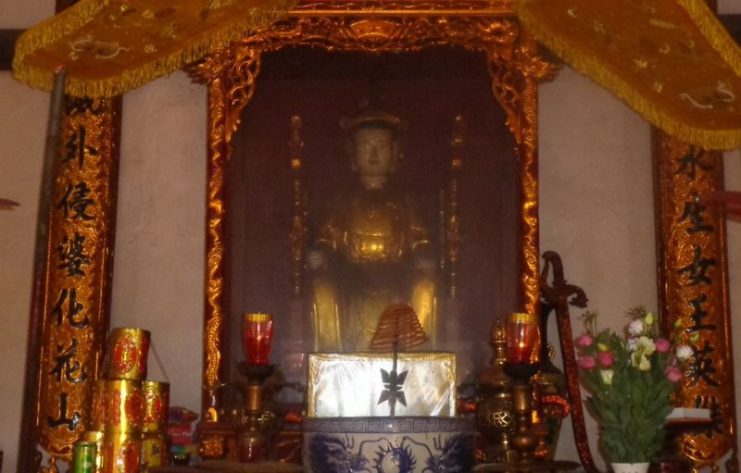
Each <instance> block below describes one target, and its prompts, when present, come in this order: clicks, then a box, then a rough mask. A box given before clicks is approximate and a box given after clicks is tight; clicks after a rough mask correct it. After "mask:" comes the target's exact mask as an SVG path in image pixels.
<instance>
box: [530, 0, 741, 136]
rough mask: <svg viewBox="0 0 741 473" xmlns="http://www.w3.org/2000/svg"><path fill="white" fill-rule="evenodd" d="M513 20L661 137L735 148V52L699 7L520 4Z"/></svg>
mask: <svg viewBox="0 0 741 473" xmlns="http://www.w3.org/2000/svg"><path fill="white" fill-rule="evenodd" d="M518 16H519V18H520V20H521V21H522V22H523V23H524V25H525V27H526V28H527V29H528V30H529V31H531V32H532V33H533V34H534V35H535V37H536V38H537V39H538V40H539V41H540V42H541V43H543V44H545V45H546V46H547V47H548V48H550V49H551V50H552V51H553V52H554V53H555V54H557V55H558V56H560V57H561V58H562V59H563V60H564V61H565V62H567V63H568V64H570V65H571V66H572V67H573V68H574V69H576V70H578V71H580V72H581V73H583V74H584V75H586V76H588V77H590V78H591V79H593V80H594V81H595V82H597V83H599V84H600V85H602V86H604V87H605V88H607V89H609V90H610V91H612V92H613V93H614V94H615V95H617V96H618V97H620V98H621V99H623V100H624V101H625V102H627V103H628V105H629V106H630V107H631V108H633V109H634V110H635V111H637V112H638V113H639V114H640V115H641V116H643V118H645V119H646V120H647V121H649V122H650V123H652V124H654V125H656V126H657V127H659V128H661V129H662V130H664V131H666V132H667V133H668V134H670V135H674V136H676V137H678V138H680V139H682V140H684V141H686V142H688V143H691V144H695V145H698V146H702V147H705V148H710V149H731V148H739V147H741V49H739V47H738V45H737V44H736V43H735V42H734V41H733V39H732V38H731V37H730V36H729V35H728V34H727V32H726V30H725V29H724V28H723V26H722V25H721V24H720V23H719V22H718V20H717V18H716V17H715V15H714V14H713V13H712V12H711V11H710V9H709V8H708V7H707V6H706V5H705V3H704V1H703V0H650V1H646V0H521V1H520V2H519V5H518Z"/></svg>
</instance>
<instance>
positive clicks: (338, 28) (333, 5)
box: [191, 0, 555, 422]
mask: <svg viewBox="0 0 741 473" xmlns="http://www.w3.org/2000/svg"><path fill="white" fill-rule="evenodd" d="M372 3H373V2H357V3H352V2H340V3H338V2H332V1H318V2H312V3H310V4H307V3H301V4H299V5H298V6H297V7H296V8H295V9H294V10H293V11H292V12H291V13H290V15H289V17H288V18H286V19H285V20H282V21H279V22H278V23H276V24H274V25H273V26H271V27H270V28H266V29H265V30H263V31H261V32H259V33H257V34H254V35H252V36H248V37H245V38H243V39H242V40H241V41H239V42H235V43H233V44H232V46H231V47H230V48H229V49H228V50H225V51H222V52H220V53H218V54H214V55H211V56H209V57H207V58H206V59H205V60H204V61H203V62H201V63H200V64H198V65H197V66H195V67H194V68H192V69H191V74H192V75H193V77H194V79H195V80H196V81H199V82H203V83H206V84H207V85H208V90H209V113H208V116H209V120H208V123H209V127H208V189H209V191H208V202H207V209H208V211H207V248H206V255H207V268H206V284H205V286H206V301H207V302H206V308H205V321H204V325H205V336H204V349H205V355H204V372H203V373H204V374H203V387H204V391H205V393H206V396H204V400H203V403H202V409H203V415H204V419H206V420H207V421H211V422H214V421H217V420H218V416H217V414H216V413H217V412H218V411H219V409H220V407H221V402H220V399H219V392H218V391H219V388H220V386H221V385H222V384H223V381H224V378H223V373H224V366H222V361H221V360H222V353H221V347H222V345H223V340H225V335H224V325H225V324H224V317H225V315H224V313H225V309H224V308H225V301H224V277H225V276H224V271H225V261H224V238H225V237H224V218H225V216H226V215H227V214H228V208H227V207H226V202H225V196H224V173H225V166H226V163H227V162H228V161H229V158H230V155H231V139H232V136H233V134H234V132H235V130H236V129H237V126H238V125H239V121H240V113H241V111H242V110H243V108H244V107H245V106H246V105H247V104H248V103H249V100H250V98H251V97H252V93H253V92H254V87H255V81H256V79H257V76H258V74H259V71H260V57H261V54H262V53H263V52H267V51H273V50H277V49H280V48H282V47H286V46H296V45H307V46H315V47H321V48H324V49H326V50H332V51H334V50H342V51H361V52H401V51H418V50H421V49H423V48H425V47H429V46H433V45H440V44H447V45H452V46H457V47H463V48H465V49H468V50H476V51H483V52H485V53H486V56H487V61H488V66H489V70H490V75H491V80H492V92H493V94H494V97H495V98H496V100H497V101H498V102H499V103H500V105H501V106H502V107H503V108H504V110H505V112H506V116H507V126H508V128H509V130H510V131H511V132H512V135H513V137H514V141H515V151H516V154H517V156H518V159H519V162H520V163H521V168H520V176H519V180H520V183H519V189H520V195H521V204H520V205H521V208H520V213H521V219H520V220H521V224H520V233H521V235H520V236H521V241H522V247H521V256H520V258H519V259H520V266H521V271H520V274H522V276H521V291H520V292H521V294H520V299H521V309H522V310H523V311H526V312H529V313H533V314H538V312H539V307H538V306H539V291H540V287H539V277H538V260H539V257H538V253H539V249H538V178H537V96H538V90H537V82H538V81H540V80H544V79H550V78H552V77H553V76H554V75H555V69H554V67H553V66H552V65H550V64H549V63H547V62H546V61H544V60H543V59H542V58H541V57H540V56H539V55H538V51H537V44H536V43H535V41H534V40H533V39H532V38H530V37H527V36H526V35H525V34H524V33H523V32H522V31H521V30H520V27H519V25H518V24H517V22H516V21H515V20H514V19H513V18H512V17H511V13H512V8H511V6H512V4H511V2H489V1H486V2H476V1H474V2H471V3H472V5H474V4H475V5H479V7H481V8H478V9H477V8H473V7H472V8H471V10H465V11H461V10H459V9H455V10H451V9H450V8H449V7H450V4H449V2H425V3H424V5H420V4H419V2H413V1H411V0H406V1H399V2H394V4H393V5H392V4H391V2H384V8H372V7H369V4H372ZM505 4H506V5H508V6H507V8H500V9H499V10H497V12H498V14H492V10H491V8H492V5H500V7H501V6H502V5H505ZM379 5H380V3H379ZM356 7H357V8H356ZM402 11H403V14H402V13H401V12H402Z"/></svg>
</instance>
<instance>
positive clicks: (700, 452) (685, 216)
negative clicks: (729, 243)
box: [653, 130, 738, 471]
mask: <svg viewBox="0 0 741 473" xmlns="http://www.w3.org/2000/svg"><path fill="white" fill-rule="evenodd" d="M653 140H654V151H653V154H654V178H655V184H654V187H655V192H656V196H655V202H656V234H657V235H656V238H657V249H656V250H657V251H656V252H657V255H658V271H659V274H658V280H659V281H663V284H661V285H659V306H660V313H661V317H662V321H663V324H664V329H665V330H666V331H667V332H673V335H674V336H675V337H676V338H677V339H678V341H679V342H681V343H686V344H688V345H690V346H691V347H692V348H693V349H694V351H695V355H694V357H692V359H691V363H690V367H689V369H688V370H687V372H686V377H685V379H684V381H683V382H682V385H681V387H680V389H679V394H678V396H677V401H678V403H679V405H683V406H690V407H702V408H707V409H710V411H711V418H712V425H711V426H710V427H709V428H707V429H705V430H702V431H698V432H694V433H691V434H687V435H683V436H682V437H681V439H680V442H679V450H680V452H681V454H682V455H683V456H684V457H686V458H687V459H689V460H690V461H691V462H692V464H693V466H694V467H695V468H696V469H699V468H701V467H705V466H710V467H712V468H713V470H717V469H718V462H719V461H720V460H721V459H722V458H723V457H724V456H725V455H726V454H727V453H728V451H729V450H731V449H733V456H732V458H731V459H730V460H729V461H728V463H727V464H726V467H727V469H728V471H737V469H738V466H737V458H736V454H737V452H736V449H737V446H736V445H737V444H736V410H735V399H734V381H733V353H732V342H731V337H732V334H731V326H730V307H729V301H728V265H727V256H726V227H725V225H726V224H725V217H724V215H723V212H722V209H720V208H718V207H717V206H713V205H710V204H705V203H703V202H702V201H701V196H703V195H705V194H707V193H708V192H711V191H714V190H722V189H723V162H722V157H723V155H722V153H720V152H713V151H706V150H703V149H700V148H696V147H694V146H691V145H688V144H686V143H683V142H681V141H679V140H678V139H676V138H672V137H669V136H667V135H665V134H664V133H661V132H660V131H658V130H654V136H653Z"/></svg>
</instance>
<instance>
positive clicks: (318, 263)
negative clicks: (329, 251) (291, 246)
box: [306, 249, 327, 271]
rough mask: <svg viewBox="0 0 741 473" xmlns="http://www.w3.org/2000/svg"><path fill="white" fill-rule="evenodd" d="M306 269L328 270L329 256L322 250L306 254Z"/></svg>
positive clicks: (310, 251)
mask: <svg viewBox="0 0 741 473" xmlns="http://www.w3.org/2000/svg"><path fill="white" fill-rule="evenodd" d="M306 267H307V268H308V269H309V271H322V270H324V269H327V255H326V254H324V252H323V251H322V250H316V249H315V250H309V251H308V252H307V253H306Z"/></svg>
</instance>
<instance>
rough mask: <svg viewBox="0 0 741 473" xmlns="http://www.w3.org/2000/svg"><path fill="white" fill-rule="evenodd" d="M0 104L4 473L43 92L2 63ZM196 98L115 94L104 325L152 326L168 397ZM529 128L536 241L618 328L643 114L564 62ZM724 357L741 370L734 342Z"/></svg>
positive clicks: (627, 281) (197, 365) (181, 301)
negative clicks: (4, 206)
mask: <svg viewBox="0 0 741 473" xmlns="http://www.w3.org/2000/svg"><path fill="white" fill-rule="evenodd" d="M719 9H720V11H721V12H724V13H739V12H741V2H739V1H738V0H721V1H720V2H719ZM52 10H53V2H51V1H50V0H23V1H21V0H6V1H4V2H0V28H24V27H27V26H29V25H30V24H32V23H34V22H35V21H38V20H39V19H41V18H44V17H46V16H48V15H49V14H50V13H51V11H52ZM0 107H2V108H0V110H2V113H0V197H5V198H11V199H14V200H17V201H20V202H21V207H20V208H18V209H16V210H14V211H11V212H7V211H0V297H2V299H0V300H2V301H3V303H2V304H1V305H0V327H2V328H0V368H1V369H0V422H2V426H3V428H2V429H0V449H1V450H4V451H5V461H4V465H3V466H4V468H3V471H7V472H11V471H15V468H16V465H15V462H16V459H15V457H16V452H17V445H18V434H19V427H20V408H21V392H22V383H23V362H24V357H25V349H26V348H25V339H26V328H27V323H28V313H29V304H30V290H31V271H32V253H33V239H34V235H35V213H36V205H37V198H38V183H39V180H40V176H39V173H40V162H41V157H42V153H43V139H44V130H45V123H46V114H47V107H48V95H47V94H45V93H42V92H37V91H33V90H31V89H29V88H27V87H26V86H23V85H20V84H18V83H15V82H14V81H13V80H12V79H11V78H10V75H9V73H7V72H0ZM205 108H206V102H205V90H204V89H203V87H202V86H197V85H193V84H190V82H189V81H188V79H187V77H185V75H184V74H182V73H176V74H174V75H173V76H171V77H170V78H166V79H160V80H158V81H156V82H154V83H152V84H149V85H147V86H145V87H143V88H141V89H139V90H137V91H134V92H132V93H130V94H128V95H127V96H126V99H125V101H124V122H123V144H122V153H121V155H122V157H121V169H120V188H119V209H118V232H117V239H116V256H115V258H116V259H115V268H114V278H115V283H114V289H113V302H112V304H113V307H112V325H113V326H123V325H128V326H132V325H133V326H142V327H147V328H149V329H150V330H152V332H153V339H154V345H155V347H156V349H157V350H158V352H159V353H160V355H161V358H162V361H163V363H164V365H165V367H166V369H167V372H168V374H169V378H170V381H171V383H172V391H173V392H172V401H173V403H177V404H181V405H185V406H188V407H190V408H192V409H194V410H198V405H199V400H200V395H201V393H200V375H201V359H202V348H201V342H200V339H201V332H202V314H203V274H204V234H203V232H204V222H205V207H204V198H203V196H204V194H205V133H206V132H205V130H206V116H205ZM540 133H541V135H540V146H541V148H540V159H541V166H540V174H541V181H540V183H541V247H542V249H543V250H545V249H552V250H555V251H558V252H559V253H560V254H561V256H562V257H563V260H564V264H565V267H566V271H567V272H566V277H567V279H569V281H571V282H573V283H575V284H578V285H580V286H582V287H583V288H584V289H585V290H586V291H587V293H588V295H589V296H590V307H592V308H594V309H597V310H599V311H600V312H601V313H602V317H601V322H603V323H604V324H605V325H606V326H614V327H619V326H620V325H621V324H622V322H623V319H622V317H621V314H622V312H623V310H624V309H625V308H627V307H629V306H631V305H634V304H637V303H643V304H645V305H647V306H649V307H655V305H656V290H655V270H654V262H655V259H654V255H653V245H654V241H653V215H652V212H653V204H652V190H651V177H650V176H651V164H650V148H649V131H648V126H647V125H646V124H645V123H644V122H643V121H642V120H640V119H639V118H638V117H637V116H636V115H635V114H634V113H633V112H631V111H630V110H628V109H627V108H626V107H625V106H623V105H622V104H621V103H620V102H618V101H617V100H616V99H614V98H613V97H612V96H610V95H609V94H608V93H607V92H604V91H602V90H601V89H599V88H598V87H596V86H595V85H593V84H592V83H591V82H589V81H588V80H586V79H584V78H582V77H581V76H579V75H577V74H575V73H574V72H572V71H571V70H570V69H568V68H565V69H564V70H563V71H562V73H561V74H560V75H559V77H558V78H557V79H556V80H555V81H554V82H552V83H550V84H546V85H544V86H543V87H542V98H541V113H540ZM728 161H729V165H730V162H731V161H735V162H739V161H741V153H740V152H738V151H737V152H733V153H728ZM733 169H735V170H734V171H731V166H729V172H728V174H727V177H728V179H729V185H733V186H736V187H735V189H741V166H740V165H735V167H734V168H733ZM622 222H630V225H627V224H625V223H622ZM728 233H729V237H728V241H729V248H730V249H731V251H730V265H731V284H730V287H731V301H732V312H733V314H734V315H735V314H737V313H738V311H739V307H738V304H739V302H738V299H739V296H738V295H739V294H741V293H739V277H741V276H739V272H738V271H737V270H735V268H737V267H739V265H741V223H735V222H730V223H729V229H728ZM739 336H741V324H736V325H735V326H734V338H735V339H739ZM735 355H736V356H735V357H736V360H737V363H736V364H735V366H736V367H737V368H736V377H737V378H738V379H741V376H739V370H740V369H741V348H739V349H737V350H736V354H735ZM150 366H151V367H152V368H151V377H153V378H158V379H162V378H163V375H162V373H161V372H160V371H159V370H158V369H157V368H156V367H155V364H154V360H151V359H150ZM737 395H738V394H737ZM739 399H741V396H739ZM561 440H562V441H561V445H560V450H559V453H560V456H561V457H562V458H565V459H576V453H575V450H574V447H573V446H572V445H571V443H572V442H571V431H570V429H569V428H568V427H567V428H566V429H565V430H564V432H563V434H562V437H561Z"/></svg>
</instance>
